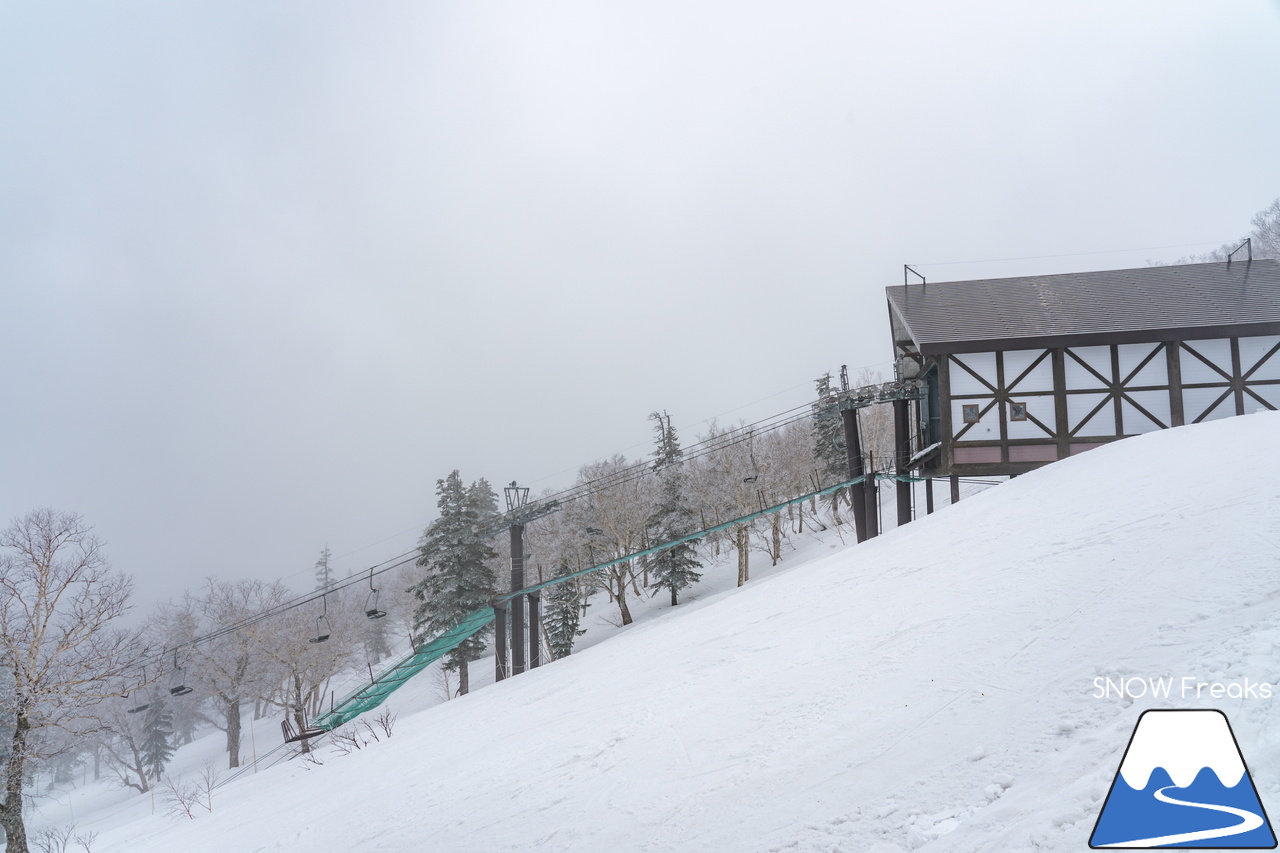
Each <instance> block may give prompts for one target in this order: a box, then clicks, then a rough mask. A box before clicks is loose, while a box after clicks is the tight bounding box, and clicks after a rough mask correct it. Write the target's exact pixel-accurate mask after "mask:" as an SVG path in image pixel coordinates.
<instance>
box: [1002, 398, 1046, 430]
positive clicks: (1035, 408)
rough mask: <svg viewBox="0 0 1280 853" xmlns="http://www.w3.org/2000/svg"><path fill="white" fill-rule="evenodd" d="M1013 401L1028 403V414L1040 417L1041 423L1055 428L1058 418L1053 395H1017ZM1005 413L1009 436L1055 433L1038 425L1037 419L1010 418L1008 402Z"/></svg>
mask: <svg viewBox="0 0 1280 853" xmlns="http://www.w3.org/2000/svg"><path fill="white" fill-rule="evenodd" d="M1013 402H1015V403H1026V404H1027V414H1029V415H1031V416H1032V417H1033V418H1038V419H1039V420H1040V421H1041V423H1043V424H1044V425H1045V426H1047V427H1049V429H1050V430H1052V429H1053V428H1054V424H1055V423H1057V418H1056V417H1055V416H1054V411H1053V398H1052V397H1025V398H1019V397H1017V396H1015V397H1014V398H1013ZM1004 414H1005V418H1006V419H1007V420H1006V423H1007V425H1008V432H1009V438H1046V437H1048V436H1052V435H1053V433H1052V432H1046V431H1045V430H1043V429H1041V428H1040V427H1038V426H1036V424H1035V421H1030V420H1027V421H1015V420H1011V419H1008V418H1009V406H1008V404H1006V405H1005V413H1004Z"/></svg>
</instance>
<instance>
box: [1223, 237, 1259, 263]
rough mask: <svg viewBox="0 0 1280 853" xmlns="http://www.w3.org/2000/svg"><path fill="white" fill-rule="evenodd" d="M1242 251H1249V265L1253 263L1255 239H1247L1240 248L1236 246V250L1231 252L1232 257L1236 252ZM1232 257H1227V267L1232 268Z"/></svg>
mask: <svg viewBox="0 0 1280 853" xmlns="http://www.w3.org/2000/svg"><path fill="white" fill-rule="evenodd" d="M1241 249H1248V250H1249V263H1253V238H1252V237H1245V238H1244V242H1243V243H1241V244H1240V245H1239V246H1236V247H1235V249H1233V250H1232V251H1231V255H1234V254H1235V253H1236V252H1238V251H1240V250H1241ZM1231 255H1227V266H1231Z"/></svg>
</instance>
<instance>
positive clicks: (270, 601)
mask: <svg viewBox="0 0 1280 853" xmlns="http://www.w3.org/2000/svg"><path fill="white" fill-rule="evenodd" d="M288 597H289V590H288V588H287V587H285V586H284V585H283V584H281V583H275V582H273V583H267V582H265V581H261V580H256V579H243V580H239V581H234V582H233V581H223V580H217V579H215V578H210V579H209V580H208V581H207V582H206V584H205V586H204V588H203V589H201V590H200V591H199V592H195V593H187V595H186V596H185V597H184V599H183V604H182V607H181V609H180V610H179V611H178V612H177V613H176V614H173V615H172V616H170V617H169V621H170V623H171V625H172V626H173V627H172V628H171V629H170V636H171V637H173V639H172V640H170V642H171V643H172V644H173V645H177V644H178V643H179V642H181V643H189V642H190V641H191V640H193V639H194V638H195V637H196V636H198V635H203V636H210V635H212V638H211V639H207V640H204V641H202V642H200V643H196V644H194V645H191V646H190V647H189V648H188V649H187V650H186V651H185V652H184V655H185V660H186V662H187V667H186V668H187V670H188V672H189V673H190V674H191V676H192V677H193V679H194V680H195V685H194V686H195V687H196V689H197V691H198V693H197V695H199V696H201V697H208V699H207V701H208V702H209V703H210V704H211V705H212V713H211V715H210V720H211V722H212V723H213V724H214V725H215V726H217V728H218V729H219V730H221V731H222V732H223V733H224V734H225V735H226V736H227V756H228V767H239V766H240V738H241V728H242V723H241V707H242V706H243V705H244V703H245V702H247V701H249V700H250V699H252V698H254V697H256V696H260V695H262V694H263V693H264V692H269V691H270V690H271V689H272V687H273V686H274V685H275V684H276V683H277V681H278V679H279V677H280V675H279V672H278V671H273V669H272V664H271V661H272V660H273V659H274V658H275V657H276V656H275V655H273V654H272V653H271V650H270V649H268V648H267V647H268V646H269V645H273V644H276V643H278V642H279V637H278V636H277V635H276V634H275V633H274V632H273V630H272V629H273V622H274V620H273V621H272V622H266V623H252V624H249V625H248V626H247V627H244V628H240V629H238V630H235V631H229V632H220V631H219V629H221V628H224V627H226V626H228V625H235V624H240V623H242V622H246V621H249V620H252V619H253V618H254V617H255V616H258V615H259V614H261V613H264V612H267V611H269V610H272V609H273V608H275V607H276V606H277V605H279V604H280V603H281V602H283V601H284V600H285V599H287V598H288ZM175 631H176V632H178V633H177V635H176V636H174V632H175ZM290 642H291V643H292V641H290ZM276 663H279V661H278V660H277V661H276Z"/></svg>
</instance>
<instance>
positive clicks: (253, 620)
mask: <svg viewBox="0 0 1280 853" xmlns="http://www.w3.org/2000/svg"><path fill="white" fill-rule="evenodd" d="M797 387H798V386H797ZM780 393H782V392H780ZM765 399H767V398H765ZM747 405H752V404H747ZM813 405H814V404H813V403H812V402H807V403H804V404H801V405H798V406H793V407H792V408H790V409H784V410H782V411H781V412H776V413H774V414H772V415H768V416H766V417H763V418H760V419H759V420H756V421H753V422H752V423H749V424H741V425H739V426H735V427H731V428H729V429H727V430H726V431H724V432H721V433H717V434H716V435H714V436H709V437H707V438H705V439H702V440H701V441H698V442H695V443H694V444H692V445H690V446H689V449H688V450H687V451H685V453H684V454H683V457H682V458H683V460H684V461H693V460H695V459H701V458H703V457H705V456H707V455H710V454H712V453H717V452H722V451H724V450H726V449H728V448H730V447H734V446H736V445H738V444H742V443H745V442H748V441H751V440H752V439H753V438H754V437H755V436H756V435H759V434H767V433H770V432H774V431H776V430H780V429H784V428H786V427H788V426H791V425H793V424H796V423H799V422H801V421H804V420H806V419H808V418H811V417H812V416H813ZM652 473H653V461H652V460H650V459H644V460H641V461H637V462H635V463H632V464H630V465H626V466H624V467H622V468H620V469H616V470H614V471H611V472H609V473H607V474H605V475H603V476H601V477H597V478H596V479H594V480H589V481H587V482H585V483H578V484H575V485H573V486H571V487H569V488H567V489H562V490H561V491H559V492H553V493H551V494H548V495H543V496H540V497H539V498H538V499H537V500H538V501H539V502H540V503H544V504H545V503H549V502H551V501H558V502H559V503H561V504H568V503H571V502H574V501H578V500H583V499H585V498H588V497H591V496H593V495H596V494H599V493H601V492H604V491H607V490H610V489H615V488H619V487H621V486H624V485H629V484H630V483H633V482H636V481H638V480H640V479H643V478H644V477H647V476H649V475H651V474H652ZM504 517H505V516H504V515H503V514H501V513H500V514H498V515H495V516H492V517H491V518H490V519H488V520H487V524H489V525H492V524H493V523H495V522H498V521H500V520H501V519H503V518H504ZM418 554H419V552H418V549H417V548H416V547H415V548H413V549H411V550H408V551H404V552H402V553H400V554H397V555H396V556H394V557H390V558H388V559H386V560H383V561H381V562H379V563H375V564H373V565H372V566H366V567H364V568H362V569H360V570H358V571H355V572H352V573H351V574H349V575H347V576H346V577H345V578H343V579H341V580H338V581H335V582H333V583H332V584H330V585H328V586H326V587H324V588H323V589H318V590H312V591H311V592H307V593H301V594H299V595H297V596H295V597H293V598H291V599H288V600H286V601H283V602H281V603H279V604H277V605H274V606H272V607H269V608H266V609H264V610H262V611H260V612H258V613H255V614H253V615H251V616H247V617H245V618H244V619H241V620H238V621H236V622H232V623H228V624H226V625H221V626H219V627H217V628H215V629H213V630H211V631H209V632H208V633H205V634H201V635H199V636H195V637H192V638H191V639H188V640H185V641H183V642H181V643H176V644H174V645H172V646H165V647H164V649H162V650H161V651H159V652H156V653H154V654H153V655H149V656H147V657H146V658H145V659H144V660H143V662H142V664H141V665H148V664H150V663H151V661H153V660H157V659H158V660H164V659H166V658H167V656H168V654H169V653H170V651H174V652H179V651H181V650H183V649H191V648H194V647H196V646H198V645H201V644H204V643H209V642H213V641H214V640H217V639H220V638H222V637H224V636H227V635H228V634H232V633H235V632H237V631H242V630H245V629H247V628H251V627H253V626H255V625H258V624H260V623H262V622H265V621H268V620H271V619H275V618H278V617H280V616H282V615H284V614H285V613H288V612H289V611H292V610H296V609H298V608H300V607H304V606H306V605H308V604H311V603H313V602H316V601H319V600H321V599H323V598H324V597H325V596H327V595H330V594H332V593H336V592H338V591H340V590H343V589H346V588H347V587H350V586H354V585H356V584H363V583H365V582H366V581H371V580H372V579H373V578H375V577H378V576H380V575H383V574H385V573H387V572H389V571H392V570H393V569H397V568H399V567H401V566H404V565H406V564H408V563H410V562H414V561H416V560H417V558H418Z"/></svg>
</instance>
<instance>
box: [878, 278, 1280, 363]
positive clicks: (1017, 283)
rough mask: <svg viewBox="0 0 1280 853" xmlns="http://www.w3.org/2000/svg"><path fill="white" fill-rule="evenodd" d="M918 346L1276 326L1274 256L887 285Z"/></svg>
mask: <svg viewBox="0 0 1280 853" xmlns="http://www.w3.org/2000/svg"><path fill="white" fill-rule="evenodd" d="M885 292H886V294H887V295H888V297H889V310H890V311H891V312H893V313H894V314H896V315H897V317H898V318H899V319H900V320H901V321H902V323H903V325H904V326H905V327H906V329H907V331H908V333H909V334H910V336H911V338H912V340H914V341H915V343H916V346H917V347H919V349H920V352H922V353H926V354H929V353H940V352H975V351H979V350H984V349H1018V348H1029V347H1054V346H1069V345H1071V346H1082V345H1085V344H1090V343H1126V342H1134V341H1150V340H1195V339H1197V338H1199V339H1203V338H1213V337H1224V336H1234V335H1239V336H1247V335H1265V334H1278V333H1280V261H1275V260H1255V261H1252V262H1247V261H1234V262H1232V263H1231V264H1229V265H1228V264H1225V263H1217V264H1181V265H1177V266H1164V267H1140V268H1138V269H1131V270H1107V271H1104V272H1083V273H1068V274H1065V275H1038V276H1022V277H1019V278H994V279H982V280H977V281H943V282H936V283H935V282H930V283H928V284H923V285H921V284H912V285H909V286H901V285H899V286H897V287H888V288H885Z"/></svg>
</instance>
